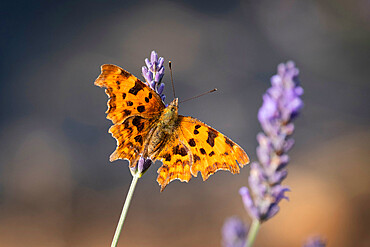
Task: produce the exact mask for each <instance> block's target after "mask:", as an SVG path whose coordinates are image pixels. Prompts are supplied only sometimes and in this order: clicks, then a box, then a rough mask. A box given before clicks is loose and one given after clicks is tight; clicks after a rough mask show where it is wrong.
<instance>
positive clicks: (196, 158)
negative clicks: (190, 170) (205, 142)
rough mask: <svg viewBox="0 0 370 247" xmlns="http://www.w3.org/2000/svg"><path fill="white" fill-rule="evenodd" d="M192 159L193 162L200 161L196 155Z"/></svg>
mask: <svg viewBox="0 0 370 247" xmlns="http://www.w3.org/2000/svg"><path fill="white" fill-rule="evenodd" d="M193 157H194V162H197V161H199V160H200V157H199V156H198V155H196V154H194V155H193Z"/></svg>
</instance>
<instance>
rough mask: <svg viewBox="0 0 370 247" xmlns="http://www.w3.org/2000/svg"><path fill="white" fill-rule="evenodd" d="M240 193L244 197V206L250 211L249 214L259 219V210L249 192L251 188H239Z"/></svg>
mask: <svg viewBox="0 0 370 247" xmlns="http://www.w3.org/2000/svg"><path fill="white" fill-rule="evenodd" d="M239 194H240V195H241V197H242V200H243V203H244V207H245V209H246V210H247V212H248V213H249V215H250V216H251V217H252V218H254V219H259V215H258V210H257V208H256V207H255V206H254V203H253V199H252V197H251V195H250V193H249V190H248V188H247V187H241V188H240V190H239Z"/></svg>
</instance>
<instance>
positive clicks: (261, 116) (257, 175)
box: [239, 61, 303, 222]
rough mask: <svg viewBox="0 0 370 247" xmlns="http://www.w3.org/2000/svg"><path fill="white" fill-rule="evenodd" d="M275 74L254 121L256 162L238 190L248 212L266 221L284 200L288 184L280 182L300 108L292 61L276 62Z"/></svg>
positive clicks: (301, 103)
mask: <svg viewBox="0 0 370 247" xmlns="http://www.w3.org/2000/svg"><path fill="white" fill-rule="evenodd" d="M277 71H278V72H277V75H274V76H273V77H272V78H271V87H270V88H269V89H268V90H267V91H266V93H265V94H264V95H263V104H262V107H261V108H260V109H259V111H258V120H259V122H260V124H261V127H262V129H263V131H264V133H259V134H258V135H257V141H258V144H259V146H258V147H257V157H258V160H259V162H254V163H253V164H252V165H251V171H250V175H249V180H248V183H249V187H250V190H249V189H248V188H247V187H243V188H241V189H240V191H239V193H240V195H241V196H242V199H243V203H244V206H245V208H246V210H247V212H248V213H249V215H250V216H251V217H252V218H253V219H254V220H258V221H259V222H263V221H266V220H268V219H270V218H271V217H273V216H274V215H276V214H277V213H278V211H279V205H278V204H279V202H280V201H281V200H282V199H288V197H286V196H285V192H287V191H289V189H288V187H285V186H282V185H281V182H282V181H283V180H284V179H285V178H286V176H287V175H288V172H287V170H286V169H285V167H286V165H287V164H288V162H289V156H288V155H287V152H288V151H289V150H290V149H291V148H292V146H293V144H294V141H293V139H288V137H289V136H290V135H292V134H293V131H294V124H293V123H292V121H293V120H294V118H295V117H296V116H297V115H298V113H299V111H300V110H301V108H302V107H303V102H302V99H301V96H302V94H303V89H302V88H301V87H300V86H299V81H298V74H299V71H298V69H297V68H296V67H295V64H294V63H293V62H291V61H290V62H287V63H286V64H280V65H279V66H278V69H277Z"/></svg>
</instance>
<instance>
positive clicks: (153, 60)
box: [150, 51, 158, 64]
mask: <svg viewBox="0 0 370 247" xmlns="http://www.w3.org/2000/svg"><path fill="white" fill-rule="evenodd" d="M157 61H158V54H157V53H156V52H155V51H152V53H151V54H150V62H151V63H152V64H154V63H157Z"/></svg>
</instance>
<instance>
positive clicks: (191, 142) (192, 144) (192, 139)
mask: <svg viewBox="0 0 370 247" xmlns="http://www.w3.org/2000/svg"><path fill="white" fill-rule="evenodd" d="M188 143H189V145H190V146H191V147H195V145H196V143H195V140H194V138H191V139H190V140H189V141H188Z"/></svg>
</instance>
